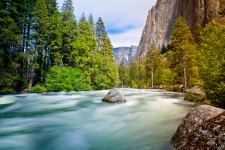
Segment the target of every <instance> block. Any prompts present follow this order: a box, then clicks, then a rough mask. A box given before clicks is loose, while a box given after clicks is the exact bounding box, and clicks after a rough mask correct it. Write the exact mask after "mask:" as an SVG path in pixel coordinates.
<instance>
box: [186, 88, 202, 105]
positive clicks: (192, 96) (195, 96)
mask: <svg viewBox="0 0 225 150" xmlns="http://www.w3.org/2000/svg"><path fill="white" fill-rule="evenodd" d="M184 100H188V101H194V102H203V101H205V100H206V94H205V93H204V92H203V91H202V90H201V89H200V88H199V87H196V86H195V87H193V88H191V89H188V90H187V93H186V95H185V97H184Z"/></svg>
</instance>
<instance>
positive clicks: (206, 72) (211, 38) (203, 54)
mask: <svg viewBox="0 0 225 150" xmlns="http://www.w3.org/2000/svg"><path fill="white" fill-rule="evenodd" d="M224 41H225V26H224V25H221V24H219V23H216V22H211V23H208V24H207V25H206V27H205V28H204V29H203V32H202V34H201V36H200V46H199V55H198V56H199V57H198V58H199V67H200V76H201V79H202V80H203V81H204V86H203V87H204V89H205V91H206V94H207V98H208V99H209V100H211V102H212V103H213V104H215V105H217V106H220V107H223V108H225V100H224V96H225V95H224V93H225V91H224V89H225V88H224V87H225V86H224V85H225V84H224V83H225V77H224V71H225V69H224V68H225V67H224V66H225V53H224V51H225V43H224Z"/></svg>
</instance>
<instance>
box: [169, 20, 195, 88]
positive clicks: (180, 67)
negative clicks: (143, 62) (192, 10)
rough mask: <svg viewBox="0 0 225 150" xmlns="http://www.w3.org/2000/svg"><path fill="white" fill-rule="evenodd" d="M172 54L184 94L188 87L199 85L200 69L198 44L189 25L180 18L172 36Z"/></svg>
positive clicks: (172, 60)
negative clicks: (197, 58)
mask: <svg viewBox="0 0 225 150" xmlns="http://www.w3.org/2000/svg"><path fill="white" fill-rule="evenodd" d="M171 40H172V41H171V45H170V46H171V47H172V48H171V50H170V51H171V52H170V56H172V57H169V60H170V61H171V63H172V64H171V65H172V66H173V68H174V70H175V72H177V73H178V74H177V78H178V80H179V78H181V79H182V80H181V81H182V83H183V85H184V92H186V91H187V88H188V87H192V86H194V85H196V84H198V80H197V79H198V69H197V68H196V65H197V63H196V44H195V40H194V38H193V36H192V34H191V31H190V29H189V27H188V25H187V24H186V23H185V20H184V19H183V18H182V17H178V18H177V20H176V23H175V25H174V28H173V33H172V36H171Z"/></svg>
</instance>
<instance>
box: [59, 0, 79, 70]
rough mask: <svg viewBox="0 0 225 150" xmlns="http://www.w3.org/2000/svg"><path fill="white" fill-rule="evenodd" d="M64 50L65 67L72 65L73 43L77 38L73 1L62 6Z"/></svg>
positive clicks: (65, 2)
mask: <svg viewBox="0 0 225 150" xmlns="http://www.w3.org/2000/svg"><path fill="white" fill-rule="evenodd" d="M62 27H63V28H62V31H61V32H62V49H61V58H62V64H61V66H63V65H67V66H68V65H70V64H69V63H70V55H71V51H72V42H74V41H75V40H76V38H77V24H76V20H75V16H74V14H73V5H72V1H71V0H65V1H64V3H63V6H62Z"/></svg>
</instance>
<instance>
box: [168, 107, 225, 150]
mask: <svg viewBox="0 0 225 150" xmlns="http://www.w3.org/2000/svg"><path fill="white" fill-rule="evenodd" d="M172 144H173V149H174V150H189V149H218V150H219V149H221V150H223V149H225V110H223V109H219V108H216V107H212V106H208V105H202V106H198V107H196V108H193V109H191V110H190V111H189V112H188V114H187V115H186V117H185V118H184V119H183V121H182V123H181V124H180V125H179V127H178V129H177V131H176V133H175V134H174V136H173V138H172Z"/></svg>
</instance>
